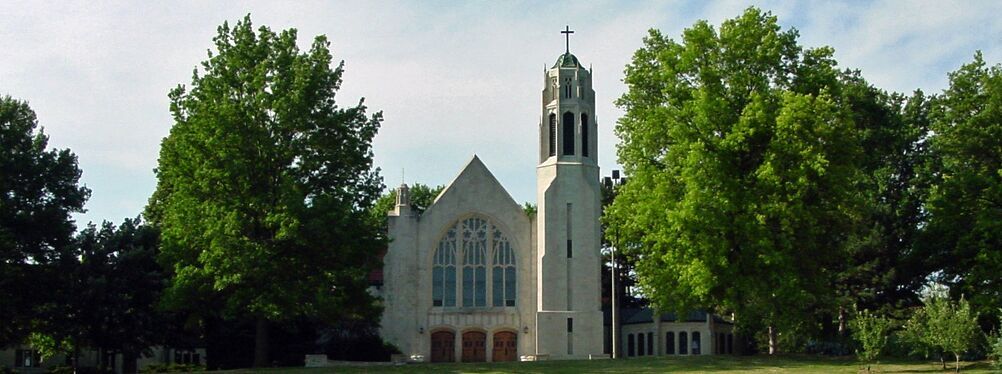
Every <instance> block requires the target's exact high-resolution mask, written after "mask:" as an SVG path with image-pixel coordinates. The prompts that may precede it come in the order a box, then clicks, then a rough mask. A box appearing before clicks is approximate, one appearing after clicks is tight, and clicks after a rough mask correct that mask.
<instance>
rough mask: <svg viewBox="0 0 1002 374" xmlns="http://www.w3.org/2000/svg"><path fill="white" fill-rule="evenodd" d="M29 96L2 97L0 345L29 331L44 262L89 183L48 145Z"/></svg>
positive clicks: (55, 253) (61, 247)
mask: <svg viewBox="0 0 1002 374" xmlns="http://www.w3.org/2000/svg"><path fill="white" fill-rule="evenodd" d="M37 126H38V120H37V118H36V117H35V112H34V111H32V110H31V108H30V107H29V106H28V104H27V103H25V102H22V101H18V100H15V99H13V98H11V97H9V96H3V97H0V300H3V302H2V303H0V320H2V321H3V323H2V324H0V347H5V346H8V345H11V344H17V343H21V342H23V341H24V339H25V338H27V336H28V333H29V332H30V331H31V330H32V327H33V325H34V326H35V327H38V324H39V323H42V322H41V321H38V319H37V318H35V317H36V316H37V315H38V313H39V312H40V310H39V308H40V307H41V306H42V305H45V304H46V302H47V299H46V298H47V297H48V293H46V292H31V291H30V290H33V289H37V288H38V287H39V286H42V287H44V285H46V284H49V283H50V282H51V280H52V279H51V278H49V277H48V275H49V274H48V273H49V268H50V265H51V264H53V263H54V262H57V261H59V260H60V258H61V257H62V256H61V255H62V254H63V253H64V252H65V251H67V249H68V248H69V247H71V244H72V242H73V232H74V231H75V230H76V227H75V225H74V222H73V220H72V219H71V218H70V214H71V213H80V212H83V211H84V209H83V206H84V202H86V201H87V198H88V197H89V196H90V190H88V189H87V188H86V187H82V186H79V180H80V169H79V168H78V167H77V159H76V156H75V155H74V154H73V153H71V152H70V151H69V150H68V149H62V150H59V149H51V150H47V149H46V148H47V146H48V140H49V138H48V136H46V135H45V133H44V132H43V131H42V130H40V129H39V130H38V131H37V132H36V131H35V130H36V129H35V128H36V127H37ZM45 289H50V290H51V289H52V288H45Z"/></svg>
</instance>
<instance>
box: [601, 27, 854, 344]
mask: <svg viewBox="0 0 1002 374" xmlns="http://www.w3.org/2000/svg"><path fill="white" fill-rule="evenodd" d="M832 54H833V51H832V50H831V49H830V48H827V47H823V48H818V49H806V50H805V49H803V48H802V47H800V46H799V45H798V44H797V32H796V31H795V30H787V31H781V30H780V27H779V25H778V24H777V23H776V18H775V17H774V16H772V15H771V14H769V13H763V12H761V11H760V10H758V9H755V8H749V9H748V10H746V11H745V12H744V14H742V15H741V16H740V17H738V18H736V19H732V20H727V21H725V22H724V23H723V24H722V25H721V27H720V30H719V32H717V30H715V29H714V28H713V27H712V26H710V25H709V24H707V22H705V21H700V22H697V23H696V24H695V25H694V26H693V27H692V28H689V29H687V30H685V31H684V32H683V34H682V41H681V42H676V41H674V40H672V39H670V38H666V37H664V36H662V35H661V33H660V32H658V31H656V30H652V31H651V32H650V34H649V35H648V37H647V38H645V39H644V47H643V48H641V49H640V50H638V51H637V52H636V53H635V55H634V57H633V61H632V63H631V64H629V65H628V66H627V68H626V78H625V82H626V84H627V85H628V91H627V92H626V94H624V95H623V96H622V97H621V98H620V99H619V100H618V101H617V105H618V106H619V107H621V108H623V109H624V111H625V115H624V116H623V117H622V118H621V119H620V121H619V123H618V124H617V126H616V133H617V134H618V135H619V136H620V138H621V139H622V143H621V144H620V145H619V149H618V155H619V159H620V162H621V163H622V164H623V166H624V168H625V170H626V173H627V174H628V175H630V183H629V184H626V185H625V186H624V187H623V188H622V191H620V194H619V196H617V198H616V201H615V202H614V203H613V205H612V207H611V208H610V213H609V214H610V216H611V218H610V220H609V223H610V225H611V226H613V229H616V230H618V231H619V233H620V235H623V236H624V237H628V238H632V239H631V240H633V241H634V242H635V243H637V245H638V246H639V248H640V251H641V253H640V254H639V258H638V261H637V273H638V275H639V278H640V283H641V287H642V289H643V291H644V293H645V295H647V296H649V297H650V299H651V301H652V303H653V304H654V305H655V306H656V307H657V308H658V309H661V310H675V311H685V310H690V309H692V308H693V307H718V308H720V309H722V310H724V311H733V312H735V314H736V318H737V320H736V323H737V324H738V327H739V328H740V329H744V330H746V331H754V330H755V329H759V328H764V329H767V330H768V331H769V332H770V333H769V334H768V336H769V341H770V351H773V350H774V349H775V343H776V339H777V331H778V330H779V329H787V330H788V331H789V330H792V329H797V328H806V326H810V325H811V323H809V322H811V321H810V320H811V317H812V313H813V312H814V311H815V310H818V309H825V308H830V307H831V305H832V304H833V300H834V293H833V292H832V287H831V285H832V284H833V281H834V280H833V274H832V271H831V269H834V268H835V267H836V264H837V263H838V262H839V261H842V260H843V256H842V243H843V242H844V240H845V233H846V232H847V231H848V228H849V227H850V226H851V224H852V222H853V217H854V215H858V214H857V213H856V212H857V211H858V209H859V205H861V201H860V199H859V197H858V196H859V194H858V186H857V185H856V180H857V179H858V157H859V154H860V152H861V150H860V146H859V141H858V136H857V134H856V132H855V131H854V124H853V119H852V116H851V106H849V105H848V104H847V103H846V102H845V101H846V100H845V98H843V97H842V96H841V94H840V90H839V88H840V82H839V74H838V72H837V70H836V69H835V61H834V60H833V58H832ZM828 310H830V309H828ZM791 332H792V331H791Z"/></svg>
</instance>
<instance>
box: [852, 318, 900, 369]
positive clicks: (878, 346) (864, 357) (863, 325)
mask: <svg viewBox="0 0 1002 374" xmlns="http://www.w3.org/2000/svg"><path fill="white" fill-rule="evenodd" d="M852 329H853V337H854V338H856V341H857V342H859V345H860V348H859V349H857V350H856V356H857V357H859V360H860V361H863V362H865V363H866V372H867V373H869V372H870V364H871V363H876V362H877V361H876V360H877V358H878V357H880V354H881V352H883V350H884V346H886V345H887V336H888V333H890V331H891V321H890V320H888V319H887V317H883V316H878V315H876V314H874V313H872V312H870V311H869V310H863V311H861V312H858V313H857V314H856V318H855V319H853V320H852Z"/></svg>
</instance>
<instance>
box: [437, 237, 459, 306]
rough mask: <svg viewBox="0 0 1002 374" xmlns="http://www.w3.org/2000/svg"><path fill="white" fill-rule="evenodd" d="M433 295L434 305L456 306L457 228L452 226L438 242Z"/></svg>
mask: <svg viewBox="0 0 1002 374" xmlns="http://www.w3.org/2000/svg"><path fill="white" fill-rule="evenodd" d="M431 274H432V276H431V282H432V287H431V290H432V291H431V295H432V305H434V306H456V229H455V228H452V229H449V231H448V232H447V233H446V234H445V237H443V238H442V240H441V241H439V242H438V248H436V249H435V262H434V266H432V271H431Z"/></svg>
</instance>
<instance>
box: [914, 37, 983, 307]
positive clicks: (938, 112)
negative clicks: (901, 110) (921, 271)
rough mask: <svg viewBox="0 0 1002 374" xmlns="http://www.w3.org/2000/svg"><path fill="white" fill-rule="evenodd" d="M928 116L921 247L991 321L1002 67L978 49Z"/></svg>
mask: <svg viewBox="0 0 1002 374" xmlns="http://www.w3.org/2000/svg"><path fill="white" fill-rule="evenodd" d="M930 117H931V129H932V132H933V134H934V136H932V138H931V147H932V150H933V152H934V154H935V158H934V163H933V166H932V170H931V172H930V177H931V178H932V179H933V182H932V184H933V185H932V189H931V191H930V196H929V198H928V201H927V203H926V206H925V207H926V209H927V210H928V211H929V215H930V217H929V223H928V227H927V228H926V231H925V235H924V240H923V242H924V245H925V246H926V248H927V249H926V253H927V255H928V256H929V257H931V258H935V259H937V260H938V261H937V262H938V264H937V265H938V266H937V268H938V269H940V270H941V272H940V273H939V275H940V276H939V278H938V279H937V280H938V281H940V282H942V283H944V284H947V285H948V286H950V290H951V294H952V295H953V296H954V297H959V296H960V295H965V296H966V297H967V298H968V300H970V302H971V304H972V305H973V306H974V307H975V308H976V310H977V311H978V312H979V313H981V314H982V315H983V316H984V317H985V318H986V321H987V322H988V323H994V322H995V321H996V320H997V319H995V318H991V317H992V316H994V315H995V313H997V312H998V310H999V308H1000V307H1002V250H999V249H1000V248H1002V66H1000V65H995V66H992V67H988V66H987V65H986V64H985V62H984V60H983V59H982V57H981V54H980V53H978V54H976V55H975V56H974V61H972V62H971V63H968V64H966V65H964V66H962V67H961V68H960V69H959V70H957V71H955V72H953V73H951V74H950V87H949V88H947V89H946V90H944V91H943V93H942V95H940V97H939V99H938V100H937V101H936V103H935V105H933V107H932V111H931V113H930Z"/></svg>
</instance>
